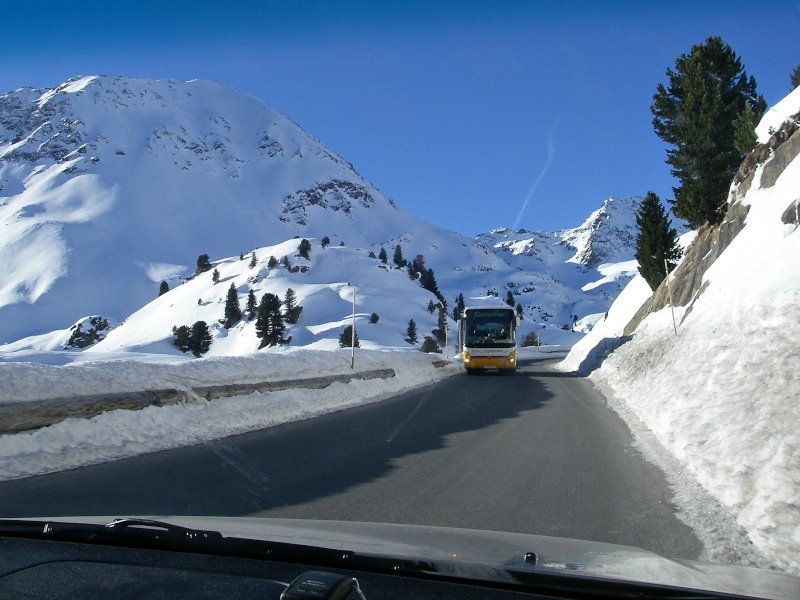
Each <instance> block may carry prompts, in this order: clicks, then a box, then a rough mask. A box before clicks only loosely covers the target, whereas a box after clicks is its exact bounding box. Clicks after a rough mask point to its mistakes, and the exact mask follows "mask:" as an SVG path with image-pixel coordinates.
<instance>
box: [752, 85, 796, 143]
mask: <svg viewBox="0 0 800 600" xmlns="http://www.w3.org/2000/svg"><path fill="white" fill-rule="evenodd" d="M798 112H800V87H798V88H795V90H794V91H793V92H791V93H790V94H789V95H788V96H786V97H785V98H784V99H783V100H781V101H780V102H778V103H777V104H776V105H775V106H772V107H770V109H769V110H768V111H767V112H766V114H765V115H764V116H763V117H762V118H761V121H760V122H759V123H758V126H757V127H756V135H757V136H758V143H759V144H766V143H767V142H768V141H769V138H770V136H771V135H772V133H771V132H774V131H777V130H778V129H780V127H781V125H783V123H784V121H787V120H788V119H789V117H791V116H793V115H796V114H797V113H798Z"/></svg>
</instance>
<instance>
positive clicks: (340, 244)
mask: <svg viewBox="0 0 800 600" xmlns="http://www.w3.org/2000/svg"><path fill="white" fill-rule="evenodd" d="M339 246H342V247H343V246H344V240H342V241H341V242H339ZM356 337H358V335H356Z"/></svg>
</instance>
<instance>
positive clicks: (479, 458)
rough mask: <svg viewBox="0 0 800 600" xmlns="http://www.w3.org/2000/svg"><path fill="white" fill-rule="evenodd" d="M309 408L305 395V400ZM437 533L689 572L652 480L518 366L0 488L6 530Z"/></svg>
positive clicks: (558, 387) (596, 408) (617, 441)
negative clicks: (624, 550)
mask: <svg viewBox="0 0 800 600" xmlns="http://www.w3.org/2000/svg"><path fill="white" fill-rule="evenodd" d="M311 393H313V392H311ZM78 514H89V515H91V514H96V515H110V516H125V515H135V514H140V515H169V514H186V515H229V516H242V515H251V516H252V515H257V516H268V517H291V518H317V519H344V520H358V521H383V522H396V523H415V524H429V525H445V526H453V527H468V528H478V529H494V530H504V531H519V532H526V533H538V534H543V535H553V536H559V537H572V538H580V539H587V540H596V541H603V542H611V543H619V544H626V545H633V546H639V547H643V548H647V549H650V550H654V551H656V552H660V553H663V554H666V555H668V556H676V557H683V558H697V557H698V556H699V554H700V550H701V546H700V542H699V541H698V540H697V539H696V538H695V536H694V535H693V533H692V532H691V530H690V529H689V528H688V527H687V526H685V525H684V524H683V523H682V522H680V521H679V520H677V518H676V517H675V516H674V509H673V506H672V505H671V503H670V490H669V487H668V485H667V484H666V482H665V481H664V478H663V476H662V474H661V472H660V471H659V470H658V469H657V468H655V467H654V466H652V465H650V464H649V463H647V462H646V461H645V460H644V459H643V458H642V457H641V455H640V454H639V453H638V452H637V451H636V450H635V448H634V447H633V445H632V438H631V435H630V432H629V431H628V429H627V427H626V426H625V424H624V423H623V422H622V421H621V420H620V419H619V418H618V417H617V416H616V415H615V414H614V413H613V412H612V411H610V410H609V409H608V408H607V407H606V406H605V403H604V401H603V400H602V398H601V397H599V395H598V394H597V392H596V391H595V390H594V388H593V387H592V385H591V383H590V382H589V381H587V380H586V379H582V378H576V377H572V376H566V375H564V374H561V373H559V372H557V371H554V370H553V369H552V368H551V367H550V365H549V364H548V362H547V361H531V362H528V363H526V364H523V365H522V366H521V368H520V369H519V370H518V372H517V375H516V376H515V377H506V376H499V375H496V374H484V375H480V376H477V377H467V376H466V375H461V376H458V377H452V378H450V379H448V380H446V381H442V382H440V383H437V384H434V385H432V386H430V387H427V388H424V389H421V390H417V391H414V392H411V393H407V394H404V395H402V396H399V397H397V398H394V399H391V400H387V401H384V402H381V403H378V404H373V405H368V406H363V407H359V408H356V409H352V410H348V411H343V412H340V413H336V414H332V415H326V416H323V417H318V418H315V419H310V420H307V421H303V422H297V423H290V424H286V425H282V426H278V427H274V428H271V429H266V430H262V431H258V432H253V433H249V434H244V435H239V436H234V437H230V438H226V439H224V440H219V441H216V442H212V443H208V444H202V445H198V446H193V447H189V448H180V449H177V450H171V451H165V452H159V453H154V454H150V455H146V456H142V457H138V458H133V459H127V460H123V461H118V462H115V463H108V464H104V465H96V466H93V467H87V468H82V469H76V470H72V471H67V472H63V473H56V474H51V475H43V476H39V477H31V478H28V479H22V480H17V481H10V482H4V483H0V515H4V516H33V515H78Z"/></svg>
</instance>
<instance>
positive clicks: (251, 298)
mask: <svg viewBox="0 0 800 600" xmlns="http://www.w3.org/2000/svg"><path fill="white" fill-rule="evenodd" d="M257 308H258V303H257V301H256V294H255V292H254V291H253V290H252V289H251V290H250V292H249V293H248V294H247V306H246V307H245V311H246V312H247V318H248V319H252V318H253V317H254V316H255V315H256V309H257Z"/></svg>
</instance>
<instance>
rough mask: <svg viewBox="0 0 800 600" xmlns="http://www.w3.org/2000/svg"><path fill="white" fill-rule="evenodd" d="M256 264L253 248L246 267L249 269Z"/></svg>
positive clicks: (256, 259)
mask: <svg viewBox="0 0 800 600" xmlns="http://www.w3.org/2000/svg"><path fill="white" fill-rule="evenodd" d="M257 264H258V258H256V251H255V250H253V254H252V255H251V256H250V262H249V263H248V265H247V266H248V267H250V268H251V269H252V268H253V267H255V266H256V265H257Z"/></svg>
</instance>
